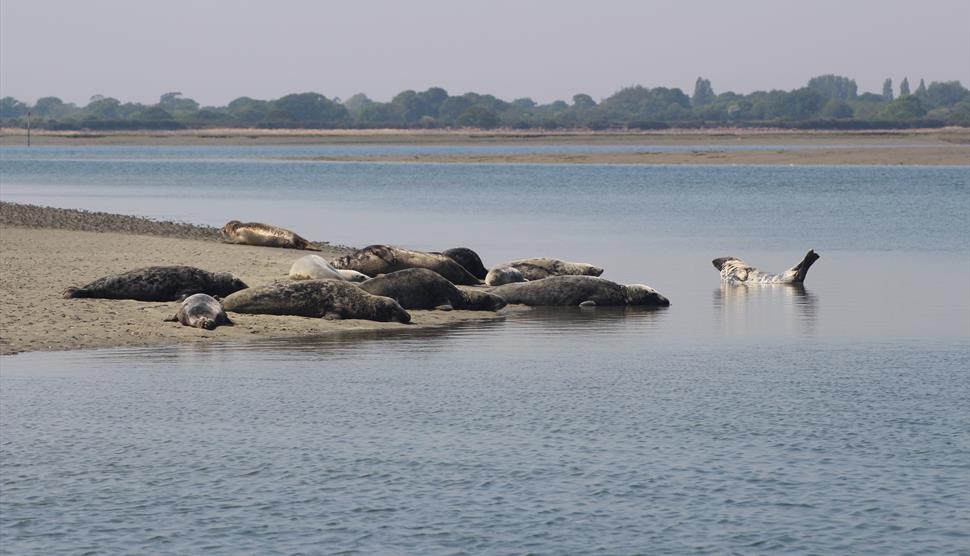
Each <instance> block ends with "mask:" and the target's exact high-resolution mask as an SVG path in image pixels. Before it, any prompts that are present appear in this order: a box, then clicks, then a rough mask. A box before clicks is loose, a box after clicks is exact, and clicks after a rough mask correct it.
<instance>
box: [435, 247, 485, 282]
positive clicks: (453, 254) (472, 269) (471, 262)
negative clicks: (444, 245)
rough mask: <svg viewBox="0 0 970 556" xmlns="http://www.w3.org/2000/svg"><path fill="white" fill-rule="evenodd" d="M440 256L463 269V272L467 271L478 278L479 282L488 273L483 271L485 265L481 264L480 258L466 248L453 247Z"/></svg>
mask: <svg viewBox="0 0 970 556" xmlns="http://www.w3.org/2000/svg"><path fill="white" fill-rule="evenodd" d="M441 254H442V255H444V256H446V257H448V258H449V259H451V260H453V261H455V262H456V263H458V264H460V265H461V266H463V267H465V270H467V271H468V272H469V274H471V275H472V276H474V277H475V278H478V279H479V280H484V279H485V275H486V274H488V271H487V270H486V269H485V265H483V264H482V258H481V257H479V256H478V253H476V252H474V251H472V250H471V249H469V248H467V247H455V248H453V249H447V250H445V251H442V252H441Z"/></svg>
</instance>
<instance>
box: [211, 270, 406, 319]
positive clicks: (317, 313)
mask: <svg viewBox="0 0 970 556" xmlns="http://www.w3.org/2000/svg"><path fill="white" fill-rule="evenodd" d="M222 306H223V307H224V308H225V309H226V311H232V312H235V313H253V314H260V315H296V316H301V317H317V318H321V317H322V318H326V319H334V320H335V319H365V320H376V321H380V322H391V321H395V322H401V323H408V322H411V315H409V314H408V312H407V311H405V310H404V309H403V308H402V307H401V306H400V305H399V304H398V302H397V301H394V300H393V299H391V298H389V297H379V296H376V295H371V294H369V293H367V292H365V291H364V290H362V289H360V288H359V287H357V286H356V285H354V284H351V283H349V282H344V281H339V280H301V281H299V282H275V283H272V284H268V285H265V286H257V287H255V288H248V289H245V290H242V291H239V292H236V293H234V294H232V295H230V296H229V297H227V298H226V299H225V300H224V301H223V303H222Z"/></svg>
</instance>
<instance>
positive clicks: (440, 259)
mask: <svg viewBox="0 0 970 556" xmlns="http://www.w3.org/2000/svg"><path fill="white" fill-rule="evenodd" d="M330 265H331V266H333V267H334V268H336V269H346V270H356V271H357V272H362V273H364V274H366V275H368V276H377V275H379V274H387V273H389V272H396V271H398V270H404V269H406V268H426V269H428V270H433V271H435V272H437V273H438V274H440V275H442V276H444V277H445V279H447V280H448V281H450V282H451V283H452V284H462V285H466V286H477V285H479V284H481V281H479V279H478V278H475V277H474V276H472V275H471V273H469V272H468V271H467V270H465V267H463V266H461V265H460V264H458V263H456V262H455V261H453V260H452V259H451V258H449V257H446V256H444V255H442V254H440V253H425V252H422V251H413V250H411V249H404V248H401V247H391V246H389V245H369V246H367V247H364V248H363V249H359V250H357V251H354V252H353V253H350V254H349V255H344V256H343V257H340V258H337V259H334V260H333V261H331V262H330Z"/></svg>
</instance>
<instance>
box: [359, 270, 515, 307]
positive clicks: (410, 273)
mask: <svg viewBox="0 0 970 556" xmlns="http://www.w3.org/2000/svg"><path fill="white" fill-rule="evenodd" d="M360 288H361V289H362V290H364V291H366V292H369V293H372V294H374V295H382V296H384V297H390V298H391V299H395V300H397V302H398V303H400V304H401V307H404V308H405V309H442V310H445V311H447V310H451V309H465V310H469V311H498V310H499V309H501V308H502V307H505V301H504V300H503V299H502V298H501V297H499V296H497V295H492V294H490V293H487V292H484V291H470V290H460V289H458V288H456V287H455V285H454V284H452V283H451V282H449V281H448V280H445V278H444V277H443V276H442V275H440V274H438V273H437V272H435V271H433V270H428V269H426V268H408V269H405V270H398V271H397V272H390V273H388V274H384V275H382V276H378V277H377V278H371V279H370V280H367V281H366V282H363V283H361V284H360Z"/></svg>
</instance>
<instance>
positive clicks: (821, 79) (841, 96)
mask: <svg viewBox="0 0 970 556" xmlns="http://www.w3.org/2000/svg"><path fill="white" fill-rule="evenodd" d="M808 88H809V89H812V90H813V91H815V92H817V93H819V94H820V95H822V96H823V97H825V98H826V99H828V100H841V101H849V100H854V99H855V98H856V95H857V93H858V87H857V86H856V83H855V80H854V79H849V78H848V77H842V76H841V75H833V74H827V75H819V76H817V77H813V78H811V79H809V80H808Z"/></svg>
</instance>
